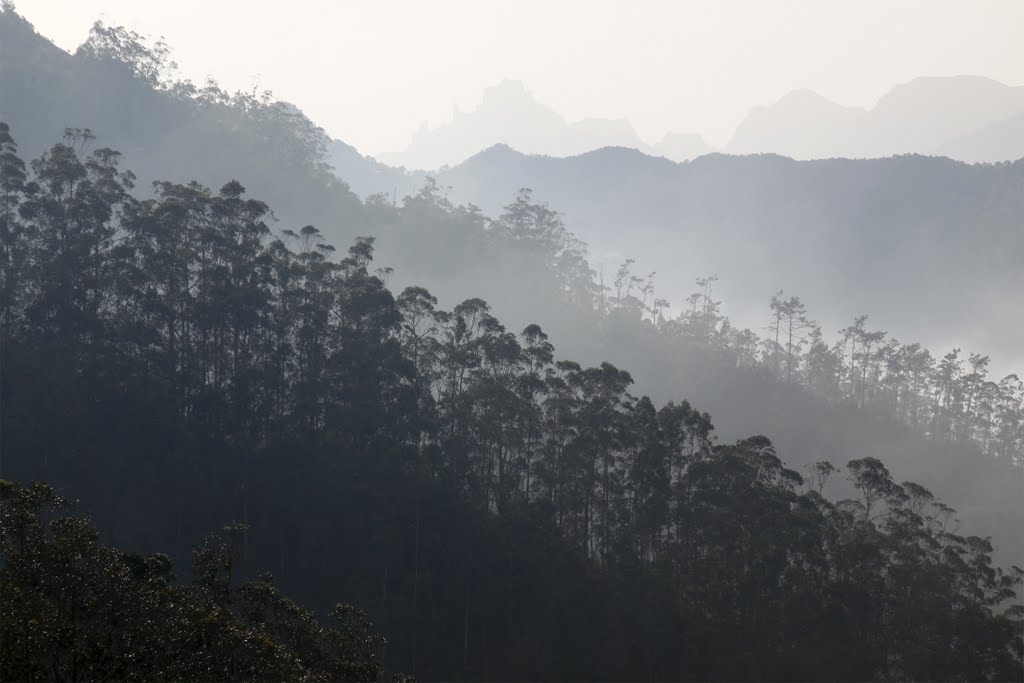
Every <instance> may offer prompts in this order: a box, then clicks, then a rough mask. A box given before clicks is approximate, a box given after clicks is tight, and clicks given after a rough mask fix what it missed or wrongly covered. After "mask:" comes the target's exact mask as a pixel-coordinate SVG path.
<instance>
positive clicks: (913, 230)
mask: <svg viewBox="0 0 1024 683" xmlns="http://www.w3.org/2000/svg"><path fill="white" fill-rule="evenodd" d="M439 179H440V182H441V183H442V184H443V185H446V186H450V187H451V188H452V190H451V192H452V198H453V199H454V200H457V201H460V202H472V203H474V204H476V205H478V206H480V207H481V208H482V209H483V211H484V212H485V213H489V214H491V215H493V214H495V213H496V212H498V211H500V208H501V206H502V205H503V204H504V203H506V202H507V200H508V197H509V196H510V195H511V193H512V192H514V191H515V189H516V188H519V187H524V186H529V187H531V188H532V189H533V190H534V196H535V197H536V198H537V199H539V200H543V201H546V202H548V203H549V205H550V206H551V207H552V208H556V209H558V210H560V211H562V212H564V214H565V219H566V223H567V226H568V227H569V229H570V230H572V231H573V232H575V233H576V234H577V235H579V236H580V237H581V238H582V239H583V240H584V241H586V242H587V243H588V244H589V245H590V248H591V254H592V257H593V259H592V260H593V261H594V262H595V266H603V269H604V274H605V280H606V282H610V277H611V275H612V274H613V273H614V271H615V269H616V268H617V267H618V265H619V263H621V262H622V261H624V260H625V259H626V258H635V259H637V264H636V266H635V270H636V271H637V272H640V273H641V274H646V273H648V272H650V271H655V272H656V273H657V276H656V278H655V284H656V290H657V294H658V296H663V297H665V298H667V299H669V301H670V303H671V305H672V306H673V307H679V306H682V305H683V299H684V297H685V296H686V295H687V294H689V293H690V292H691V291H692V288H693V286H692V283H693V280H694V279H695V278H697V277H701V276H706V275H711V274H717V275H719V276H720V277H721V282H720V283H719V292H720V294H721V295H722V297H723V298H724V299H725V301H726V302H728V310H729V313H730V315H731V316H732V317H733V318H734V319H735V320H738V321H739V322H740V323H741V324H743V325H749V326H751V327H753V328H755V329H756V328H757V327H758V326H761V325H764V324H765V322H764V321H765V316H766V306H767V304H766V301H767V296H768V295H769V294H770V293H773V292H776V291H778V290H780V289H782V290H785V292H786V293H787V294H795V295H798V296H800V297H802V298H804V299H805V300H807V301H808V302H809V305H810V307H811V309H812V310H813V311H815V316H816V317H818V319H819V320H820V321H821V322H822V323H824V324H825V325H826V329H832V328H834V329H839V328H840V327H841V326H843V325H845V324H847V322H848V320H849V319H850V318H851V317H852V316H853V315H856V314H859V313H862V312H864V313H870V314H871V316H872V319H873V320H874V323H875V324H876V325H878V326H880V327H881V328H882V329H887V330H889V332H890V333H891V334H893V335H895V336H898V337H900V338H913V339H918V340H920V341H922V342H925V343H927V344H928V345H929V346H936V347H951V346H953V345H963V346H966V347H967V348H970V349H972V350H980V349H984V350H985V352H986V353H990V354H992V355H993V356H994V358H995V361H996V362H997V363H998V364H999V365H1000V367H1004V368H1006V369H1007V371H1010V369H1015V368H1016V367H1020V365H1021V363H1022V362H1024V353H1022V351H1021V349H1024V339H1022V338H1021V330H1020V326H1019V321H1020V320H1021V319H1024V298H1021V297H1020V296H1016V295H1015V294H1012V293H1017V292H1021V291H1024V271H1022V270H1021V268H1020V263H1022V262H1024V243H1022V242H1021V237H1020V236H1021V232H1020V217H1021V216H1022V215H1024V194H1022V193H1021V191H1020V188H1021V182H1022V179H1024V161H1020V162H1014V163H1012V164H999V165H994V166H986V165H981V166H971V165H967V164H964V163H961V162H957V161H952V160H950V159H945V158H938V157H922V156H899V157H892V158H888V159H873V160H846V159H835V160H822V161H794V160H792V159H788V158H785V157H781V156H776V155H756V156H745V157H740V156H724V155H717V154H714V155H708V156H704V157H701V158H699V159H696V160H694V161H691V162H688V163H682V164H676V163H673V162H671V161H668V160H666V159H662V158H657V157H650V156H646V155H644V154H642V153H640V152H637V151H635V150H629V149H622V148H608V149H602V150H597V151H594V152H590V153H587V154H583V155H580V156H576V157H571V158H566V159H555V158H550V157H541V156H528V155H524V154H520V153H518V152H515V151H513V150H511V149H509V148H508V147H504V146H497V147H493V148H491V149H489V150H487V151H485V152H483V153H481V154H478V155H476V156H474V157H473V158H472V159H470V160H468V161H467V162H466V163H464V164H461V165H459V166H457V167H455V168H452V169H449V170H447V171H445V172H443V173H441V174H440V176H439ZM951 321H956V323H955V325H951Z"/></svg>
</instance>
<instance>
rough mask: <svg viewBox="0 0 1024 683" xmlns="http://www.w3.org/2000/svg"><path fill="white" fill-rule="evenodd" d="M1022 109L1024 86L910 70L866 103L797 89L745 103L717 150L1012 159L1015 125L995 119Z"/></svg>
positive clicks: (823, 156) (817, 155)
mask: <svg viewBox="0 0 1024 683" xmlns="http://www.w3.org/2000/svg"><path fill="white" fill-rule="evenodd" d="M1022 113H1024V87H1011V86H1008V85H1004V84H1002V83H999V82H998V81H994V80H991V79H988V78H982V77H978V76H954V77H946V78H916V79H914V80H912V81H910V82H908V83H903V84H901V85H897V86H895V87H894V88H892V90H890V91H889V92H888V93H886V95H885V96H883V97H882V98H881V99H880V100H879V101H878V103H877V104H876V105H875V106H874V107H872V108H870V109H863V108H860V107H844V106H840V105H838V104H836V103H834V102H831V101H829V100H827V99H826V98H824V97H822V96H821V95H818V94H817V93H814V92H811V91H808V90H798V91H794V92H791V93H789V94H787V95H785V96H784V97H782V98H781V99H780V100H779V101H778V102H776V103H775V104H774V105H771V106H768V107H755V108H754V109H753V110H751V112H750V114H749V115H748V116H747V118H746V119H744V121H743V122H742V123H741V124H740V125H739V126H738V127H737V129H736V132H735V134H734V135H733V137H732V139H731V140H730V141H729V143H728V144H727V145H726V147H725V149H724V150H723V151H726V152H729V153H732V154H755V153H762V152H770V153H776V154H782V155H785V156H789V157H792V158H794V159H826V158H830V157H851V158H872V157H886V156H892V155H894V154H911V153H913V154H942V155H946V156H950V157H952V158H956V159H960V160H962V161H969V162H978V161H987V162H995V161H1012V160H1015V159H1018V158H1020V157H1021V156H1022V152H1021V146H1020V143H1019V141H1018V140H1019V132H1018V133H1015V130H1018V129H1015V128H1013V127H1012V126H1011V127H1003V125H1002V124H1003V122H1005V121H1007V120H1008V119H1011V118H1013V117H1015V116H1018V115H1020V114H1022ZM1004 136H1005V137H1004ZM1015 141H1018V142H1015Z"/></svg>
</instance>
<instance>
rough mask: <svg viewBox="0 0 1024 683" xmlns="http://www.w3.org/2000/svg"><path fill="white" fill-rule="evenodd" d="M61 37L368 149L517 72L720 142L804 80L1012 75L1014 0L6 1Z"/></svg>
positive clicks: (833, 93) (853, 83)
mask: <svg viewBox="0 0 1024 683" xmlns="http://www.w3.org/2000/svg"><path fill="white" fill-rule="evenodd" d="M16 5H17V9H18V11H19V12H20V13H21V14H23V15H24V16H25V17H26V18H27V19H28V20H29V21H30V22H32V23H33V24H34V25H35V27H36V30H37V31H39V32H40V33H42V34H43V35H45V36H47V37H48V38H50V39H52V40H54V41H55V42H56V43H57V44H58V45H60V46H61V47H63V48H65V49H68V50H73V49H74V48H75V47H77V46H78V44H80V43H81V42H82V41H83V40H84V39H85V37H86V35H87V33H88V30H89V27H90V26H91V24H92V22H93V21H95V20H96V19H98V18H102V19H103V20H104V22H105V23H107V24H122V25H124V26H126V27H128V28H131V29H133V30H136V31H138V32H139V33H143V34H150V35H153V36H163V37H164V38H165V39H166V40H167V42H168V43H169V45H170V46H171V47H172V49H173V51H174V56H175V59H176V61H177V62H178V64H179V65H180V67H181V74H182V75H183V76H184V77H187V78H191V79H192V80H193V81H196V82H197V83H198V82H201V81H203V80H205V79H206V77H207V76H213V77H214V78H216V79H217V80H218V81H219V82H220V83H221V85H222V86H224V87H225V88H227V89H229V90H236V89H245V90H249V89H252V87H253V85H254V83H256V82H257V79H258V83H259V87H260V89H261V90H262V89H270V90H272V91H273V92H274V94H275V95H276V96H277V97H278V98H280V99H284V100H289V101H292V102H295V103H296V104H298V105H299V106H300V107H301V108H302V109H303V110H304V111H306V113H307V114H309V115H310V117H311V118H312V119H313V120H314V121H316V122H317V123H318V124H320V125H321V126H323V127H324V128H325V129H326V130H327V132H328V133H329V134H330V135H332V136H333V137H337V138H341V139H343V140H345V141H346V142H349V143H350V144H353V145H355V146H356V147H358V148H359V149H360V151H362V152H364V153H369V154H379V153H382V152H391V151H396V150H399V149H401V148H403V147H404V146H405V145H406V144H407V143H408V141H409V139H410V137H411V135H412V133H413V132H414V131H415V130H416V128H418V127H419V126H420V125H421V123H422V122H424V121H427V122H429V123H430V124H437V123H440V122H442V121H445V120H447V119H450V117H451V115H452V110H453V107H454V106H455V105H458V106H459V107H460V108H462V109H463V110H469V109H472V108H473V107H474V106H475V105H476V104H477V103H478V102H479V101H480V97H481V94H482V91H483V90H484V88H486V87H489V86H491V85H494V84H495V83H497V82H498V81H500V80H502V79H504V78H514V79H518V80H522V81H523V82H524V83H525V84H526V87H527V88H528V89H529V90H531V91H533V92H534V94H535V95H536V96H537V98H538V99H539V100H540V101H542V102H544V103H546V104H550V105H551V106H553V107H554V108H555V109H556V110H557V111H558V112H559V113H561V114H562V115H563V116H565V117H566V118H568V119H569V120H577V119H580V118H585V117H601V118H628V119H629V120H630V121H632V123H633V124H634V126H635V127H636V129H637V131H638V132H639V133H640V135H641V137H644V138H645V139H647V140H648V141H651V142H654V141H656V140H657V139H659V138H660V137H661V136H662V135H663V134H664V133H665V132H666V131H669V130H673V131H676V132H699V133H702V134H704V135H705V137H706V139H707V140H708V141H709V142H710V143H712V144H716V145H718V144H724V143H725V142H726V141H727V140H728V138H729V136H730V135H731V133H732V131H733V129H734V127H735V126H736V124H737V123H739V121H740V120H741V119H742V118H743V116H744V115H745V114H746V112H747V111H748V109H749V108H750V107H751V106H752V105H758V104H771V103H773V102H774V101H776V100H777V99H778V98H779V97H781V96H782V95H784V94H785V93H786V92H788V91H790V90H794V89H797V88H810V89H812V90H816V91H817V92H819V93H821V94H822V95H824V96H826V97H828V98H830V99H832V100H835V101H836V102H839V103H840V104H845V105H858V106H871V105H873V104H874V102H875V101H876V100H877V99H878V98H879V97H880V96H881V95H882V94H884V93H885V92H886V91H887V90H888V89H889V87H891V86H892V85H893V84H895V83H900V82H905V81H908V80H910V79H911V78H914V77H916V76H951V75H957V74H976V75H982V76H988V77H990V78H994V79H996V80H1000V81H1003V82H1004V83H1008V84H1010V85H1022V84H1024V47H1022V45H1024V40H1021V36H1024V2H1022V1H1018V0H1002V1H992V0H956V1H946V0H881V1H879V0H870V1H868V0H848V1H843V2H838V1H834V2H828V1H824V0H796V1H785V2H775V1H773V2H769V1H767V0H759V1H751V2H738V1H737V2H730V1H727V0H726V1H723V0H713V1H700V2H697V1H693V2H684V1H682V0H674V1H669V0H666V1H664V2H654V1H648V2H641V1H638V0H630V1H629V2H626V1H621V2H609V1H598V0H544V1H542V2H533V1H528V0H505V1H504V2H489V1H486V0H464V1H459V2H454V1H451V0H431V1H430V2H422V1H418V2H411V1H410V2H393V1H384V0H372V1H368V2H363V1H336V2H328V1H324V0H321V1H314V0H289V1H288V2H263V1H257V0H246V1H242V0H159V1H156V0H16Z"/></svg>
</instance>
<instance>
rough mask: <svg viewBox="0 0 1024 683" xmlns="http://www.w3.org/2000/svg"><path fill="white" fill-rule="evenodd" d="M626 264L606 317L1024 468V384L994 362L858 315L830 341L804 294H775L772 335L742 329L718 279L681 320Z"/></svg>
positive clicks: (706, 281) (703, 286) (609, 294)
mask: <svg viewBox="0 0 1024 683" xmlns="http://www.w3.org/2000/svg"><path fill="white" fill-rule="evenodd" d="M633 263H634V261H633V260H631V259H630V260H627V261H626V262H624V263H623V265H622V267H621V268H620V269H619V272H618V274H617V276H616V279H615V281H614V287H606V288H605V290H604V291H605V293H606V295H605V296H602V297H600V299H599V303H598V307H599V310H601V311H602V312H604V314H605V315H606V316H608V315H613V316H615V317H617V318H620V319H626V320H632V321H633V322H634V323H637V324H642V325H646V326H649V327H651V328H653V329H654V330H656V332H657V334H659V335H661V336H663V337H665V338H666V339H668V340H678V341H682V342H684V343H689V344H694V345H697V346H700V347H703V348H704V349H706V350H708V351H710V352H712V353H713V354H715V355H717V356H718V357H719V358H720V359H721V360H723V361H725V362H727V363H729V364H730V365H733V366H735V367H738V368H752V369H754V370H755V371H757V370H761V371H767V372H769V373H770V374H771V375H772V376H774V377H775V378H777V379H778V380H779V381H782V382H784V383H786V384H791V385H796V386H800V387H802V388H804V389H806V390H807V391H808V392H810V393H811V394H813V395H814V396H816V397H819V398H822V399H825V400H827V401H829V402H830V403H833V404H837V405H846V406H856V407H857V408H858V409H862V408H864V407H865V406H867V407H869V408H872V407H873V408H877V409H878V410H879V412H882V413H885V414H888V415H890V416H891V417H892V418H893V419H895V420H898V421H900V422H903V423H905V424H907V425H908V426H910V427H912V428H913V429H914V430H915V431H917V432H918V433H921V434H923V435H925V436H927V437H928V438H930V439H934V440H939V441H942V442H945V443H951V444H968V445H972V446H975V447H977V448H979V449H980V450H981V451H982V452H983V453H984V454H985V455H987V456H989V457H991V458H999V459H1003V460H1005V461H1006V462H1008V463H1010V464H1012V465H1014V466H1016V467H1024V382H1022V381H1021V379H1020V378H1019V377H1018V375H1016V374H1010V375H1007V376H1006V377H1004V378H1003V379H1001V380H999V381H998V382H996V381H994V380H991V379H989V378H988V366H989V364H990V362H991V359H990V358H989V357H988V356H983V355H981V354H977V353H970V354H968V356H967V358H964V357H963V356H962V355H961V349H959V348H955V349H952V350H951V351H950V352H949V353H947V354H945V355H944V356H942V358H936V357H935V356H934V355H932V353H931V351H929V350H928V349H926V348H924V347H923V346H922V345H921V344H919V343H917V342H914V343H901V342H900V341H899V340H898V339H895V338H892V337H888V335H887V334H886V333H885V332H884V331H881V330H871V329H870V328H869V326H868V322H867V321H868V316H867V315H861V316H857V317H856V318H855V319H854V321H853V323H852V324H851V325H850V326H848V327H846V328H843V329H842V330H839V332H838V336H837V338H836V339H835V341H834V342H831V343H830V342H829V341H828V338H827V337H826V335H825V333H824V331H823V330H822V328H821V325H819V324H818V323H816V322H815V321H814V320H812V319H810V318H809V317H808V315H807V309H806V306H805V305H804V304H803V303H802V302H801V301H800V298H799V297H796V296H790V297H788V298H787V297H784V295H783V292H781V291H780V292H778V294H776V295H774V296H772V297H771V299H770V301H769V308H770V312H771V314H770V317H769V320H768V325H767V326H766V334H765V335H764V336H761V335H758V334H757V333H755V332H753V331H751V330H750V329H737V328H736V327H735V326H733V325H732V323H731V322H730V321H729V318H728V317H727V316H725V315H723V314H722V312H721V311H722V302H721V301H719V300H716V299H715V298H714V296H713V287H714V283H715V282H717V280H718V278H717V277H715V276H711V277H706V278H699V279H698V280H697V287H698V289H697V291H695V292H694V293H693V294H691V295H690V296H689V297H688V298H687V300H686V306H685V307H684V308H682V310H680V311H679V312H678V313H677V314H676V315H675V316H674V317H666V315H665V311H666V310H667V307H668V306H669V302H668V301H666V300H664V299H660V298H657V297H656V296H655V292H654V274H653V273H651V274H650V275H648V276H647V277H646V278H643V277H639V276H636V275H633V274H632V273H631V272H630V271H631V266H632V264H633Z"/></svg>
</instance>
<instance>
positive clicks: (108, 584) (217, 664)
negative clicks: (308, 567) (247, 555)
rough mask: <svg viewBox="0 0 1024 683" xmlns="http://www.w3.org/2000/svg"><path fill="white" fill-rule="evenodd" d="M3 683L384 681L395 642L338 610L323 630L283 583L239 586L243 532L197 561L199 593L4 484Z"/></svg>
mask: <svg viewBox="0 0 1024 683" xmlns="http://www.w3.org/2000/svg"><path fill="white" fill-rule="evenodd" d="M0 501H2V506H3V507H2V513H0V523H2V524H0V562H2V565H0V623H2V624H3V637H2V638H0V675H2V676H3V678H4V680H24V681H27V680H61V681H102V680H203V681H243V680H253V681H255V680H260V681H263V680H266V681H279V680H295V681H299V680H302V681H375V680H377V679H378V678H379V677H380V674H381V667H380V664H379V663H378V659H377V652H378V650H379V649H380V648H381V647H382V646H383V645H384V639H383V637H382V636H380V635H379V634H377V633H376V632H375V631H374V630H373V628H372V626H371V625H370V624H369V622H368V621H367V620H366V617H365V615H364V614H363V613H362V612H361V611H360V610H358V609H356V608H354V607H351V606H349V605H338V606H337V607H336V608H335V609H334V610H333V611H332V612H331V622H330V625H328V626H326V627H325V626H322V625H321V624H320V623H318V621H317V620H316V618H314V616H313V614H312V613H311V612H309V611H308V610H306V609H304V608H303V607H301V606H300V605H298V604H296V603H295V602H293V601H292V600H290V599H288V598H287V597H285V596H284V595H282V594H281V593H280V592H279V591H278V590H277V588H275V586H274V582H273V578H272V577H271V576H270V575H269V574H267V573H261V574H260V578H259V579H257V580H255V581H249V582H246V583H242V584H241V585H233V582H232V570H233V568H234V564H235V560H236V557H235V552H234V547H233V545H234V544H233V542H234V541H235V540H237V537H238V535H239V534H241V533H244V528H242V527H237V526H236V527H229V528H226V529H225V530H224V531H223V532H222V533H220V534H214V535H211V536H210V537H209V538H207V539H206V541H205V542H204V543H203V545H202V546H201V547H199V548H198V549H196V551H195V563H194V567H193V574H194V580H193V584H192V585H191V586H186V585H181V584H178V583H176V582H175V579H174V573H173V567H172V565H171V562H170V560H169V559H168V558H167V557H166V556H164V555H148V556H143V555H138V554H135V553H125V552H121V551H118V550H115V549H113V548H110V547H108V546H105V545H103V544H102V543H100V542H99V540H98V537H97V533H96V530H95V529H94V528H93V526H92V524H91V522H90V521H89V520H88V519H85V518H83V517H80V516H77V515H76V514H74V511H73V510H72V508H71V506H70V505H69V504H68V503H67V501H65V500H63V499H61V498H60V497H59V496H57V494H56V493H54V491H53V489H52V488H50V487H49V486H46V485H44V484H39V483H36V484H32V485H31V486H28V487H20V486H18V485H17V484H14V483H11V482H8V481H4V480H0Z"/></svg>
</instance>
